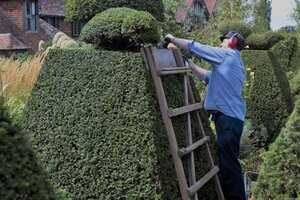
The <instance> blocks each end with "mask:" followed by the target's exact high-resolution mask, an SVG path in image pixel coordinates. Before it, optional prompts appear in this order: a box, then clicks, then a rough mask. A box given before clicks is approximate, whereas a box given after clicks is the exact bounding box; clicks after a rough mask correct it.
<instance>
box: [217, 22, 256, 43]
mask: <svg viewBox="0 0 300 200" xmlns="http://www.w3.org/2000/svg"><path fill="white" fill-rule="evenodd" d="M218 29H219V32H220V33H221V35H225V34H226V33H228V32H229V31H235V32H238V33H240V34H241V35H242V36H243V37H244V38H245V39H246V38H247V37H248V36H249V35H251V34H252V29H251V28H250V27H249V25H247V24H244V23H241V22H239V21H234V20H233V21H228V20H226V21H224V22H223V23H221V24H220V25H219V27H218Z"/></svg>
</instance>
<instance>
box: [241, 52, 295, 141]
mask: <svg viewBox="0 0 300 200" xmlns="http://www.w3.org/2000/svg"><path fill="white" fill-rule="evenodd" d="M242 58H243V61H244V64H245V67H246V69H247V80H246V84H245V88H244V96H245V100H246V103H247V118H249V119H250V121H251V123H252V125H253V127H254V128H256V129H261V128H262V127H261V126H262V125H263V126H264V127H265V128H266V129H267V132H268V135H267V136H265V135H263V136H259V137H258V139H259V140H261V142H262V143H265V145H268V144H269V143H271V142H273V141H274V140H275V138H276V136H277V135H278V134H279V132H280V130H281V128H282V127H283V126H284V124H285V122H286V119H287V117H288V116H289V114H290V113H291V112H292V109H293V99H292V97H291V93H290V87H289V83H288V80H287V77H286V75H285V73H282V71H283V70H282V69H281V66H280V65H279V63H278V61H277V59H276V57H275V56H274V54H273V53H272V52H268V51H259V50H255V51H253V50H245V51H242Z"/></svg>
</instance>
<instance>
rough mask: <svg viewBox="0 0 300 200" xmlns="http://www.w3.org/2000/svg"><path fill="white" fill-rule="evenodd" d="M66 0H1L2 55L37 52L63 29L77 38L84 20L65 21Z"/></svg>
mask: <svg viewBox="0 0 300 200" xmlns="http://www.w3.org/2000/svg"><path fill="white" fill-rule="evenodd" d="M63 1H64V0H0V55H5V56H10V55H12V54H13V53H15V52H28V53H34V52H37V51H38V44H39V42H40V41H41V40H43V41H45V42H47V41H49V40H51V39H53V37H54V35H55V34H56V33H57V32H59V31H62V32H64V33H65V34H67V35H69V36H70V37H73V38H77V37H78V36H79V33H80V30H81V28H82V27H83V24H82V23H80V22H73V23H70V22H66V21H65V20H64V14H63V6H64V4H63Z"/></svg>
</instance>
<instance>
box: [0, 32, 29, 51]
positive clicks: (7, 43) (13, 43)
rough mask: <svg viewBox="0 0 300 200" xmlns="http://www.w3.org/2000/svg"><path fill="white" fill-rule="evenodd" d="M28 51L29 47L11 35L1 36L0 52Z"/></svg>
mask: <svg viewBox="0 0 300 200" xmlns="http://www.w3.org/2000/svg"><path fill="white" fill-rule="evenodd" d="M17 49H28V46H26V45H25V44H23V43H22V42H21V41H20V40H18V39H17V38H15V37H14V36H13V35H12V34H11V33H2V34H0V50H17Z"/></svg>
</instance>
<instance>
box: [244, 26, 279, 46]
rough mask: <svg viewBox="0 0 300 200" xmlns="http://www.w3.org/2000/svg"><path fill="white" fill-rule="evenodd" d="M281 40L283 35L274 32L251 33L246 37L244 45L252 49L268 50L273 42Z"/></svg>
mask: <svg viewBox="0 0 300 200" xmlns="http://www.w3.org/2000/svg"><path fill="white" fill-rule="evenodd" d="M280 40H283V36H282V35H281V34H280V33H276V32H271V31H268V32H265V33H261V34H259V33H256V34H251V35H249V36H248V37H247V39H246V45H248V46H249V49H253V50H269V49H270V48H271V47H272V46H273V45H274V44H276V43H277V42H279V41H280Z"/></svg>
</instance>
